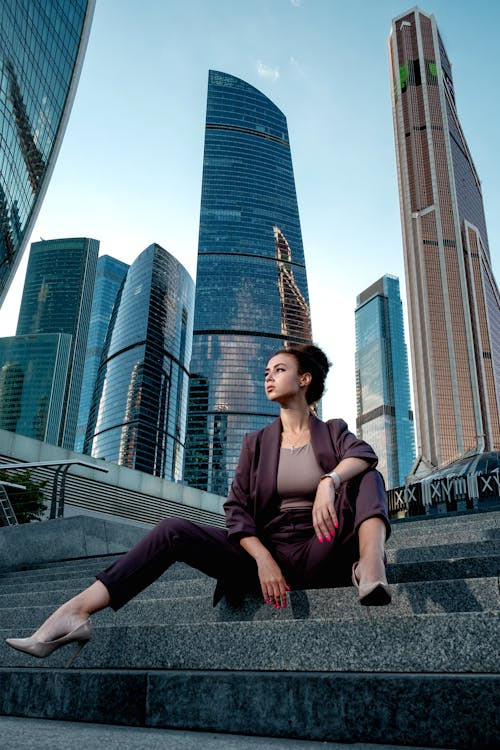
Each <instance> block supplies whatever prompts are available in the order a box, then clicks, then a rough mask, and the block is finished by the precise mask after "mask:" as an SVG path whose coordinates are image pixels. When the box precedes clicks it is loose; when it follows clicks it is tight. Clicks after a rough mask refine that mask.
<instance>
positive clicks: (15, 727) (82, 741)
mask: <svg viewBox="0 0 500 750" xmlns="http://www.w3.org/2000/svg"><path fill="white" fill-rule="evenodd" d="M0 735H1V737H2V748H3V750H72V748H75V750H89V749H90V748H92V749H94V748H101V747H105V748H106V750H342V748H346V745H345V744H344V743H342V744H339V743H337V742H315V741H308V740H288V739H279V738H275V737H248V736H245V735H236V734H217V733H215V732H188V731H179V730H173V729H149V728H147V727H123V726H115V725H111V724H87V723H85V724H83V723H79V722H70V721H49V720H45V719H20V718H14V717H0ZM348 747H349V750H431V748H424V747H422V746H419V747H418V748H417V747H416V746H411V747H410V746H408V745H405V746H404V747H403V746H401V745H379V744H377V745H372V744H368V745H367V744H365V743H361V744H360V743H357V742H356V743H354V744H351V743H349V745H348ZM449 750H452V749H449Z"/></svg>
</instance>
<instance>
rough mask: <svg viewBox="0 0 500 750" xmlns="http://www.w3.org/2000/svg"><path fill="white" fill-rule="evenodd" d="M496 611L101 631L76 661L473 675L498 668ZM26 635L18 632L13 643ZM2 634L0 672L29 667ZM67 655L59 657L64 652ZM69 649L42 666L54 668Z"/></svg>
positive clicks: (91, 664) (6, 633) (128, 665)
mask: <svg viewBox="0 0 500 750" xmlns="http://www.w3.org/2000/svg"><path fill="white" fill-rule="evenodd" d="M498 621H499V613H498V612H492V611H482V612H466V613H462V612H458V613H453V617H450V615H449V614H448V613H444V614H417V615H406V616H399V617H397V616H395V617H383V618H376V617H360V618H359V619H357V620H354V619H353V620H350V621H349V627H346V623H345V621H342V620H338V621H336V620H333V621H332V620H319V619H318V620H312V619H308V620H293V621H292V620H286V619H282V620H281V621H278V620H275V621H273V622H266V621H252V622H234V623H233V622H215V623H207V622H204V623H179V624H161V625H142V626H141V625H126V626H106V625H103V626H99V628H96V633H95V637H94V638H93V639H92V641H91V642H90V643H89V645H88V646H87V647H86V648H85V649H84V650H83V651H82V653H81V654H80V655H79V657H78V666H79V667H81V668H87V669H92V668H100V669H116V668H123V667H126V668H127V669H214V670H218V669H222V670H225V669H232V670H266V671H276V670H278V671H281V670H286V671H304V670H312V671H325V672H345V671H356V672H370V671H371V672H376V671H380V672H387V671H393V672H477V673H488V672H490V673H495V672H497V671H500V670H499V667H500V664H499V656H498V624H499V623H498ZM28 635H30V632H29V631H28V630H26V631H25V632H22V631H21V632H18V633H16V636H17V637H23V636H28ZM9 636H11V637H12V633H11V631H10V630H5V628H2V630H1V631H0V638H1V639H2V641H1V643H0V666H5V667H13V666H27V667H28V666H32V663H33V658H32V657H30V656H28V655H26V654H22V653H20V652H18V651H14V650H13V649H11V648H9V647H8V646H7V645H6V644H5V643H4V641H3V639H4V638H5V637H9ZM63 650H64V651H65V652H66V653H64V654H63V653H61V652H62V651H63ZM68 653H69V648H68V647H66V648H64V649H60V650H59V651H57V652H55V653H54V654H52V655H51V656H50V658H48V659H45V660H41V664H40V666H44V667H50V668H53V667H57V666H61V665H64V664H65V663H66V661H67V659H68Z"/></svg>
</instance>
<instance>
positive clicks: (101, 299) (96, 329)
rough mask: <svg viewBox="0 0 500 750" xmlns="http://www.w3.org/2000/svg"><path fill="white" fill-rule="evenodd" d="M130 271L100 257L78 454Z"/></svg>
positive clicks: (85, 372)
mask: <svg viewBox="0 0 500 750" xmlns="http://www.w3.org/2000/svg"><path fill="white" fill-rule="evenodd" d="M128 268H129V267H128V265H127V264H126V263H123V262H122V261H121V260H117V259H116V258H112V257H111V256H110V255H101V257H100V258H98V260H97V270H96V277H95V285H94V296H93V299H92V308H91V312H90V325H89V335H88V339H87V351H86V353H85V365H84V368H83V379H82V388H81V392H80V406H79V408H78V423H77V427H76V439H75V451H78V452H79V453H81V452H82V451H83V444H84V441H85V433H86V430H87V422H88V419H89V413H90V405H91V403H92V394H93V393H94V386H95V382H96V378H97V371H98V369H99V363H100V361H101V354H102V349H103V346H104V341H105V338H106V333H107V330H108V324H109V320H110V318H111V313H112V312H113V307H114V304H115V300H116V297H117V294H118V292H119V289H120V287H121V285H122V282H123V279H124V278H125V275H126V273H127V270H128Z"/></svg>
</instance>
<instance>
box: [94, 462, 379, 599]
mask: <svg viewBox="0 0 500 750" xmlns="http://www.w3.org/2000/svg"><path fill="white" fill-rule="evenodd" d="M335 510H336V512H337V517H338V521H339V528H338V529H337V532H336V534H335V537H334V540H333V541H332V542H327V541H324V542H323V543H321V542H319V541H318V539H317V538H316V534H315V532H314V528H313V525H312V518H311V511H310V510H293V511H287V512H285V513H280V512H279V511H278V510H277V513H276V515H275V516H274V518H272V519H270V521H269V523H268V524H267V525H266V526H265V528H264V529H263V531H262V534H259V538H260V539H261V541H262V542H263V544H265V545H266V547H268V549H269V550H270V552H271V554H272V555H273V557H274V559H275V560H276V562H277V563H278V565H279V566H280V568H281V570H282V572H283V575H284V577H285V580H286V581H287V583H288V585H289V586H290V587H291V588H292V589H304V588H321V587H329V586H345V585H347V584H348V583H349V581H350V571H351V567H352V564H353V563H354V562H355V561H356V560H357V559H358V554H359V550H358V538H357V530H358V528H359V526H360V524H361V523H362V522H363V521H365V520H366V519H367V518H372V517H380V518H382V519H383V521H384V522H385V524H386V528H387V535H386V536H387V537H388V536H389V534H390V524H389V520H388V516H387V499H386V494H385V487H384V482H383V479H382V477H381V475H380V474H379V472H378V471H376V470H374V469H372V470H370V471H367V472H366V473H365V474H363V475H361V477H357V478H356V479H355V480H352V481H351V482H349V483H347V485H344V486H343V487H342V489H341V491H340V492H339V493H338V495H337V497H336V498H335ZM174 562H183V563H187V564H188V565H190V566H191V567H193V568H196V569H197V570H200V571H201V572H202V573H205V574H206V575H208V576H211V577H212V578H215V579H217V581H218V585H217V588H216V591H215V595H214V604H216V603H217V601H218V600H219V599H220V598H221V597H222V595H223V594H226V595H227V596H228V597H229V598H230V599H234V598H238V596H241V595H242V594H244V593H246V592H254V593H257V592H260V585H259V579H258V576H257V566H256V563H255V561H254V559H253V558H252V557H251V556H250V555H249V554H248V553H247V552H245V550H244V549H243V548H242V547H241V545H240V544H239V541H238V539H236V538H234V537H230V536H228V532H227V531H226V530H225V529H219V528H216V527H213V526H204V525H202V524H197V523H193V522H192V521H187V520H185V519H182V518H167V519H165V520H163V521H160V523H159V524H158V525H157V526H155V528H154V529H152V531H150V532H149V533H148V534H147V535H146V536H145V537H144V539H142V540H141V541H140V542H138V544H136V545H135V547H133V548H132V549H131V550H130V551H129V552H127V553H126V554H125V555H123V557H121V558H120V559H119V560H117V561H116V562H115V563H113V564H112V565H111V566H110V567H109V568H107V569H106V570H104V571H102V572H100V573H98V574H97V576H96V578H97V579H98V580H100V581H101V582H102V583H103V584H104V585H105V586H106V588H107V589H108V591H109V594H110V598H111V602H110V606H111V607H112V608H113V609H115V610H117V609H120V607H123V605H124V604H126V603H127V602H128V601H130V599H132V598H133V597H134V596H136V595H137V594H138V593H139V592H140V591H142V590H143V589H145V588H146V587H147V586H149V585H150V584H151V583H153V581H155V580H156V579H157V578H159V576H161V574H162V573H164V572H165V571H166V570H167V568H169V567H170V565H172V563H174Z"/></svg>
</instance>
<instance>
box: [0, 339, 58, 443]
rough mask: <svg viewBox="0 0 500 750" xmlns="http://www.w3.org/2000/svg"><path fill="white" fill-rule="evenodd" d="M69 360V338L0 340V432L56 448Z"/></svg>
mask: <svg viewBox="0 0 500 750" xmlns="http://www.w3.org/2000/svg"><path fill="white" fill-rule="evenodd" d="M70 360H71V336H70V335H69V334H64V333H63V334H58V333H44V334H39V335H31V336H29V335H28V336H8V337H6V338H0V429H1V430H9V431H10V432H17V433H18V434H19V435H26V437H30V438H34V439H35V440H41V441H43V442H46V443H52V444H54V445H56V444H57V440H58V437H59V429H60V426H61V422H62V420H63V416H64V394H65V389H66V381H67V375H68V372H69V368H70Z"/></svg>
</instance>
